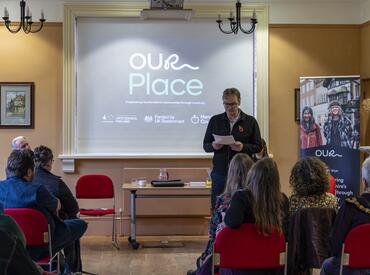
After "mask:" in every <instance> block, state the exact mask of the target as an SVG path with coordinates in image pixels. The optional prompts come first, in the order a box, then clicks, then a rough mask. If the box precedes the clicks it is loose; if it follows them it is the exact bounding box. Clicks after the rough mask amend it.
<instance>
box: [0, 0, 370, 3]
mask: <svg viewBox="0 0 370 275" xmlns="http://www.w3.org/2000/svg"><path fill="white" fill-rule="evenodd" d="M14 1H19V0H14ZM26 1H27V2H32V0H26ZM44 1H51V2H53V1H54V2H63V3H68V2H69V3H82V2H83V3H86V2H90V3H93V2H100V3H101V2H104V3H107V2H114V3H119V2H137V3H146V2H147V3H149V2H150V0H124V1H123V0H108V1H104V0H44ZM366 1H367V0H251V1H247V0H241V3H242V4H247V3H248V4H253V3H266V4H268V3H292V4H293V3H294V4H297V3H298V4H299V3H352V4H362V3H364V2H366ZM0 2H1V0H0ZM235 2H236V1H233V0H184V3H185V4H186V3H209V4H212V3H235Z"/></svg>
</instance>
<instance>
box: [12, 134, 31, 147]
mask: <svg viewBox="0 0 370 275" xmlns="http://www.w3.org/2000/svg"><path fill="white" fill-rule="evenodd" d="M12 149H13V150H14V149H31V147H30V145H29V144H28V141H27V140H26V138H25V137H24V136H18V137H15V138H13V140H12Z"/></svg>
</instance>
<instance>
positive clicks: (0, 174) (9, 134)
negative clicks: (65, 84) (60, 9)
mask: <svg viewBox="0 0 370 275" xmlns="http://www.w3.org/2000/svg"><path fill="white" fill-rule="evenodd" d="M0 41H1V43H0V66H1V70H0V82H35V109H36V111H35V129H23V130H22V129H20V130H13V129H12V130H10V129H0V144H1V145H0V178H4V176H5V172H4V170H5V166H6V158H7V157H8V155H9V153H10V141H11V139H12V138H13V137H15V136H19V135H25V136H27V137H28V139H29V141H30V143H31V144H32V145H33V146H36V145H39V144H46V145H48V146H49V147H50V148H51V149H52V150H53V151H55V152H59V148H60V144H61V119H62V113H61V111H62V24H60V23H54V24H48V25H47V26H45V27H44V29H43V31H42V32H39V33H37V34H29V35H26V34H24V33H23V32H20V33H18V34H11V33H10V32H9V31H8V30H6V29H5V27H4V26H1V25H0Z"/></svg>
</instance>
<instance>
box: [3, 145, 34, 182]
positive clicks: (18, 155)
mask: <svg viewBox="0 0 370 275" xmlns="http://www.w3.org/2000/svg"><path fill="white" fill-rule="evenodd" d="M34 167H35V164H34V161H33V152H32V150H29V149H24V150H19V149H17V150H13V151H12V152H11V153H10V155H9V157H8V161H7V166H6V169H7V175H8V176H9V177H11V176H16V177H19V178H23V177H24V176H26V175H27V172H28V169H31V170H33V169H34Z"/></svg>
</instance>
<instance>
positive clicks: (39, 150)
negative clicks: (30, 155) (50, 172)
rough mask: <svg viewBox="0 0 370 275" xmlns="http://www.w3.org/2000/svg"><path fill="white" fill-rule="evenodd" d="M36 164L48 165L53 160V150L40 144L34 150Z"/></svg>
mask: <svg viewBox="0 0 370 275" xmlns="http://www.w3.org/2000/svg"><path fill="white" fill-rule="evenodd" d="M34 155H35V163H36V166H41V167H44V168H45V167H49V166H50V164H51V162H52V161H53V158H54V156H53V151H51V149H50V148H48V147H46V146H44V145H40V146H39V147H36V148H35V150H34Z"/></svg>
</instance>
